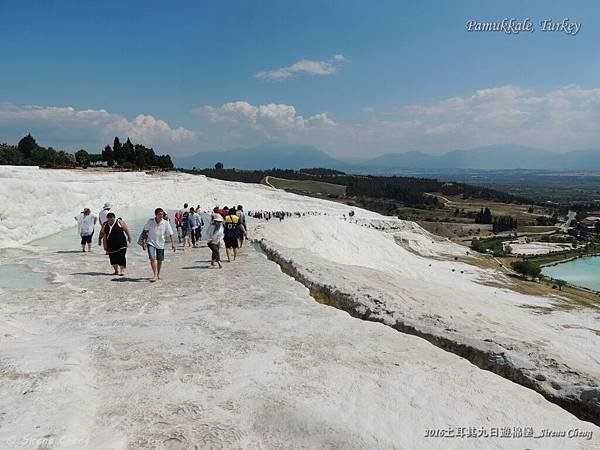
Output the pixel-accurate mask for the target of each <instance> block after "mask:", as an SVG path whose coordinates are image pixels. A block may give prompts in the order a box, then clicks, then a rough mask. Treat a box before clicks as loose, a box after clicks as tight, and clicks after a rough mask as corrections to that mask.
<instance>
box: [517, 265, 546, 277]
mask: <svg viewBox="0 0 600 450" xmlns="http://www.w3.org/2000/svg"><path fill="white" fill-rule="evenodd" d="M512 268H513V269H514V270H515V272H517V273H519V274H521V275H522V276H523V278H527V277H531V278H532V279H533V278H537V277H539V276H540V274H541V273H542V269H541V268H540V267H538V266H537V265H536V264H533V263H532V262H530V261H515V262H513V263H512Z"/></svg>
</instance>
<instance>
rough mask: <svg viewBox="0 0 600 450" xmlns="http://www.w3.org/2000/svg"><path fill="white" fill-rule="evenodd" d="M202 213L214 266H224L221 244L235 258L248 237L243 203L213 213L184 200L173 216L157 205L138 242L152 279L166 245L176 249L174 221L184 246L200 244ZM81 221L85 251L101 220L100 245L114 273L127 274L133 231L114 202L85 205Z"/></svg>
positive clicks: (157, 275) (155, 277)
mask: <svg viewBox="0 0 600 450" xmlns="http://www.w3.org/2000/svg"><path fill="white" fill-rule="evenodd" d="M203 216H208V217H210V223H209V224H208V232H207V236H206V237H205V239H206V242H207V247H208V248H209V249H210V251H211V263H210V265H211V267H212V268H215V269H217V268H218V269H222V268H223V266H222V264H221V248H223V247H224V248H225V252H226V256H227V261H228V262H233V261H235V260H236V258H237V256H238V251H239V249H240V248H242V246H243V244H244V241H245V239H246V238H247V237H248V231H247V228H246V215H245V213H244V208H243V206H242V205H237V206H233V207H228V206H223V207H219V206H216V207H215V208H214V209H213V210H212V213H208V212H206V211H202V210H201V209H200V206H199V205H198V206H196V207H195V208H194V207H188V204H187V203H185V204H184V205H183V208H182V209H180V210H178V211H177V212H176V213H175V217H174V218H173V219H171V218H170V217H169V216H168V215H167V213H166V211H165V210H163V209H162V208H156V209H155V210H154V217H153V218H151V219H148V221H147V222H146V224H145V225H144V228H143V230H142V232H141V233H140V236H139V239H138V241H137V242H138V244H139V245H140V246H141V247H142V248H143V249H144V251H146V252H147V253H148V259H149V260H150V267H151V269H152V278H151V280H150V281H151V282H156V281H158V280H160V279H161V277H160V275H161V268H162V264H163V261H164V259H165V246H166V245H167V243H168V242H170V245H171V249H172V250H173V251H175V250H176V249H177V247H176V244H175V237H174V234H175V233H174V231H173V225H174V226H175V230H176V233H177V239H178V242H179V243H180V244H181V245H182V247H181V249H182V250H185V248H186V247H188V248H199V247H200V241H201V239H202V229H203V227H204V226H205V222H204V218H203ZM75 220H76V221H77V224H78V232H79V235H80V237H81V247H82V251H83V252H91V251H92V238H93V235H94V230H95V227H96V224H97V223H99V224H100V233H99V236H98V245H100V246H102V247H103V248H104V251H105V252H106V254H107V255H108V257H109V261H110V264H111V266H112V267H113V269H114V272H113V275H118V276H123V275H125V269H126V267H127V259H126V254H127V248H128V245H129V244H130V243H131V242H132V236H131V231H130V229H129V226H128V224H127V222H126V221H125V219H124V218H122V217H117V215H116V214H115V213H114V212H113V211H112V204H111V203H110V202H107V203H105V204H104V206H103V207H102V210H101V211H100V212H99V213H98V214H97V215H95V214H93V213H92V212H91V210H90V209H89V208H85V209H84V210H83V211H82V212H81V213H80V214H79V215H78V216H76V217H75Z"/></svg>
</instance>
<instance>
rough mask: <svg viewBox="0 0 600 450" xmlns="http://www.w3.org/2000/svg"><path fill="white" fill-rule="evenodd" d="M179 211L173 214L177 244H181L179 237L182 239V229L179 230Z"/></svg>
mask: <svg viewBox="0 0 600 450" xmlns="http://www.w3.org/2000/svg"><path fill="white" fill-rule="evenodd" d="M181 216H182V214H181V211H177V212H176V213H175V228H176V229H177V239H178V240H179V243H180V244H181V237H182V228H181Z"/></svg>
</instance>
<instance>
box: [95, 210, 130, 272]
mask: <svg viewBox="0 0 600 450" xmlns="http://www.w3.org/2000/svg"><path fill="white" fill-rule="evenodd" d="M100 239H101V240H102V243H103V245H104V250H106V253H107V254H108V258H109V259H110V264H111V266H113V268H114V269H115V271H114V273H113V275H119V276H123V275H125V273H124V272H123V271H124V270H125V267H127V260H126V258H125V254H126V253H127V243H128V242H131V234H130V233H129V227H128V226H127V223H126V222H125V221H124V220H123V219H121V218H119V219H116V218H115V214H114V213H112V212H110V213H108V215H107V216H106V222H105V223H104V225H103V226H102V230H101V231H100Z"/></svg>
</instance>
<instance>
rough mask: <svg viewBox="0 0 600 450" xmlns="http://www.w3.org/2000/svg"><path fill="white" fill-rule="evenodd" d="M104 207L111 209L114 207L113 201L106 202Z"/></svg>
mask: <svg viewBox="0 0 600 450" xmlns="http://www.w3.org/2000/svg"><path fill="white" fill-rule="evenodd" d="M103 208H104V209H110V208H112V203H111V202H106V203H105V204H104V206H103Z"/></svg>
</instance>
